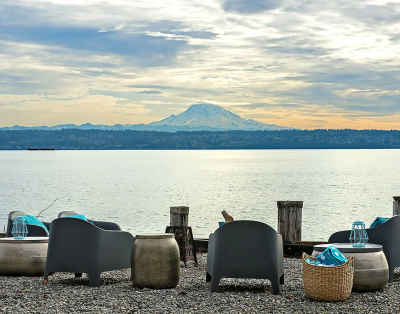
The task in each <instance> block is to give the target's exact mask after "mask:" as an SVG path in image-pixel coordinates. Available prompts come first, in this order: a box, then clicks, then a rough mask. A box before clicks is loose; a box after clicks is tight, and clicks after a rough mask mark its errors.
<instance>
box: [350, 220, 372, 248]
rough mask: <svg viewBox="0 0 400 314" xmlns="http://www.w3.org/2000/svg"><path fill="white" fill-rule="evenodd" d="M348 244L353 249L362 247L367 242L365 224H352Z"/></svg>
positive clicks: (356, 222) (360, 222)
mask: <svg viewBox="0 0 400 314" xmlns="http://www.w3.org/2000/svg"><path fill="white" fill-rule="evenodd" d="M350 242H351V243H353V246H354V247H364V246H365V244H366V243H367V242H368V235H367V231H366V230H365V223H364V222H362V221H355V222H353V226H352V227H351V233H350Z"/></svg>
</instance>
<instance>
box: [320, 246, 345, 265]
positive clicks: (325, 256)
mask: <svg viewBox="0 0 400 314" xmlns="http://www.w3.org/2000/svg"><path fill="white" fill-rule="evenodd" d="M317 261H318V262H319V263H320V264H323V265H325V266H339V265H343V264H344V263H346V262H347V258H346V257H344V256H343V254H342V253H341V252H340V251H339V250H338V249H337V248H336V247H335V246H333V245H329V246H328V247H327V248H326V249H325V250H324V251H323V252H322V253H321V254H319V255H318V256H317Z"/></svg>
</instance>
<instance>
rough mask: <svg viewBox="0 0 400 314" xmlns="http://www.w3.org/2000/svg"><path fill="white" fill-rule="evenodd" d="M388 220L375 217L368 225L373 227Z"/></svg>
mask: <svg viewBox="0 0 400 314" xmlns="http://www.w3.org/2000/svg"><path fill="white" fill-rule="evenodd" d="M388 220H389V218H383V217H376V218H375V220H374V221H373V222H372V224H371V225H370V226H369V227H370V228H373V227H376V226H379V225H381V224H383V223H384V222H386V221H388Z"/></svg>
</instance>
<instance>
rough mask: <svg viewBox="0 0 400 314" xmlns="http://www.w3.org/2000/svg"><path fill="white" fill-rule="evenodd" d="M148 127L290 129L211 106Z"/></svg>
mask: <svg viewBox="0 0 400 314" xmlns="http://www.w3.org/2000/svg"><path fill="white" fill-rule="evenodd" d="M147 126H148V127H152V128H153V127H162V126H164V127H167V126H168V127H170V128H182V129H188V130H246V131H255V130H282V129H289V128H287V127H282V126H279V125H276V124H266V123H261V122H257V121H254V120H251V119H250V120H246V119H242V118H241V117H239V116H238V115H236V114H234V113H233V112H231V111H228V110H226V109H224V108H222V107H220V106H217V105H211V104H196V105H192V106H190V107H189V108H188V109H187V110H186V111H184V112H182V113H180V114H178V115H174V114H173V115H171V116H170V117H168V118H166V119H163V120H161V121H157V122H152V123H150V124H148V125H147Z"/></svg>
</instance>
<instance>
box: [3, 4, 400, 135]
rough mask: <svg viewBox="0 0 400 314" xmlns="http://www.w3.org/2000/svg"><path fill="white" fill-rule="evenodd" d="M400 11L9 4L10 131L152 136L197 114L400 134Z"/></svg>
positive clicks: (6, 109) (397, 7)
mask: <svg viewBox="0 0 400 314" xmlns="http://www.w3.org/2000/svg"><path fill="white" fill-rule="evenodd" d="M399 82H400V0H394V1H385V0H379V1H375V0H373V1H362V0H335V1H332V0H302V1H298V0H185V1H183V0H166V1H164V0H157V1H153V0H146V1H143V0H134V1H132V0H101V1H98V0H36V1H32V0H1V1H0V127H5V126H13V125H23V126H40V125H47V126H53V125H58V124H66V123H74V124H83V123H86V122H89V123H92V124H108V125H113V124H117V123H121V124H137V123H150V122H152V121H158V120H161V119H163V118H166V117H168V116H170V115H171V114H179V113H181V112H183V111H184V110H186V109H187V108H188V107H189V106H190V105H192V104H195V103H212V104H217V105H220V106H222V107H223V108H225V109H227V110H230V111H232V112H234V113H235V114H238V115H239V116H241V117H242V118H245V119H254V120H257V121H259V122H264V123H274V124H278V125H281V126H289V127H296V128H303V129H320V128H324V129H325V128H354V129H400V84H399Z"/></svg>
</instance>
